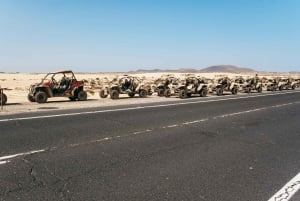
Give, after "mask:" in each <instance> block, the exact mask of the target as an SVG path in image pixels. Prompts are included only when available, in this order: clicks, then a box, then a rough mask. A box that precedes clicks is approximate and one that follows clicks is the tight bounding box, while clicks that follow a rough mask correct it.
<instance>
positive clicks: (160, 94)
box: [157, 89, 165, 97]
mask: <svg viewBox="0 0 300 201" xmlns="http://www.w3.org/2000/svg"><path fill="white" fill-rule="evenodd" d="M164 92H165V91H164V90H163V89H158V90H157V95H158V96H160V97H162V96H164Z"/></svg>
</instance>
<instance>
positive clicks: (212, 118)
mask: <svg viewBox="0 0 300 201" xmlns="http://www.w3.org/2000/svg"><path fill="white" fill-rule="evenodd" d="M299 103H300V101H297V102H291V103H286V104H280V105H273V106H269V107H264V108H257V109H252V110H246V111H241V112H235V113H229V114H223V115H219V116H215V117H211V118H206V119H199V120H195V121H190V122H184V123H180V124H174V125H169V126H164V127H160V128H158V129H166V128H176V127H179V126H188V125H190V124H196V123H201V122H206V121H209V120H216V119H218V118H224V117H230V116H235V115H242V114H246V113H250V112H256V111H261V110H266V109H270V108H274V107H276V108H278V107H284V106H287V105H292V104H299ZM152 131H153V130H150V129H147V130H143V131H136V132H133V133H130V134H127V135H122V136H120V135H117V136H110V137H104V138H101V139H96V140H91V141H87V142H81V143H76V144H70V145H68V146H67V147H77V146H82V145H86V144H92V143H98V142H105V141H112V140H114V139H120V138H126V137H132V136H134V135H138V134H145V133H148V132H152ZM56 149H57V147H52V148H51V149H50V151H54V150H56ZM40 152H45V149H41V150H35V151H29V152H24V153H18V154H14V155H9V156H3V157H0V165H1V164H5V163H7V162H4V160H7V159H12V158H15V157H18V156H24V155H30V154H35V153H40ZM8 162H9V161H8Z"/></svg>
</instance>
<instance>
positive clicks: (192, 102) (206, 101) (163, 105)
mask: <svg viewBox="0 0 300 201" xmlns="http://www.w3.org/2000/svg"><path fill="white" fill-rule="evenodd" d="M290 93H300V91H293V92H281V93H270V94H259V95H250V96H241V97H232V98H220V99H212V100H200V101H188V102H181V103H169V104H160V105H150V106H137V107H128V108H119V109H109V110H95V111H89V112H75V113H63V114H54V115H39V116H31V117H19V118H9V119H0V122H9V121H22V120H32V119H45V118H55V117H65V116H77V115H88V114H98V113H107V112H119V111H128V110H140V109H147V108H160V107H170V106H178V105H189V104H197V103H209V102H220V101H228V100H238V99H248V98H257V97H265V96H276V95H282V94H290Z"/></svg>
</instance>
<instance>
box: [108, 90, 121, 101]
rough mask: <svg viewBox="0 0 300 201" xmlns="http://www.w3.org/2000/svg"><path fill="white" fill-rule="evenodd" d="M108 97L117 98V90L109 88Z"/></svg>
mask: <svg viewBox="0 0 300 201" xmlns="http://www.w3.org/2000/svg"><path fill="white" fill-rule="evenodd" d="M110 98H111V99H113V100H114V99H119V92H118V91H117V90H111V91H110Z"/></svg>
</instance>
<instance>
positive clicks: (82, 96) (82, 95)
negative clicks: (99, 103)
mask: <svg viewBox="0 0 300 201" xmlns="http://www.w3.org/2000/svg"><path fill="white" fill-rule="evenodd" d="M77 98H78V100H79V101H86V100H87V93H86V91H80V92H78V94H77Z"/></svg>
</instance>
